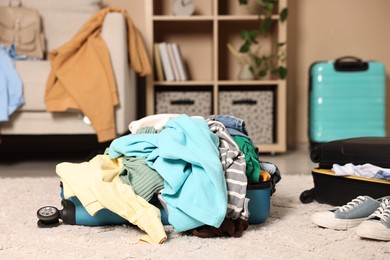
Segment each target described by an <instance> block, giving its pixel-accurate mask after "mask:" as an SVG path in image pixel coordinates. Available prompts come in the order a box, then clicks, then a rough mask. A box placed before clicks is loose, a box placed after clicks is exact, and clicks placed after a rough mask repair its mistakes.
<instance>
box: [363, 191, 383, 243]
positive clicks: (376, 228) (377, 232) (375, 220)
mask: <svg viewBox="0 0 390 260" xmlns="http://www.w3.org/2000/svg"><path fill="white" fill-rule="evenodd" d="M356 234H357V235H358V236H359V237H363V238H370V239H376V240H383V241H390V197H388V198H386V199H383V200H382V203H381V204H380V206H379V207H378V209H377V210H376V211H375V212H374V213H372V214H371V215H370V216H369V217H368V218H367V219H366V220H365V221H363V222H362V223H361V224H360V225H359V226H358V227H357V229H356Z"/></svg>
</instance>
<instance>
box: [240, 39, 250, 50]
mask: <svg viewBox="0 0 390 260" xmlns="http://www.w3.org/2000/svg"><path fill="white" fill-rule="evenodd" d="M249 49H250V43H249V41H245V42H244V44H243V45H241V47H240V52H249Z"/></svg>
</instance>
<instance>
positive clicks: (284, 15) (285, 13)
mask: <svg viewBox="0 0 390 260" xmlns="http://www.w3.org/2000/svg"><path fill="white" fill-rule="evenodd" d="M279 15H280V21H282V22H284V21H286V19H287V16H288V10H287V8H283V10H282V11H280V14H279Z"/></svg>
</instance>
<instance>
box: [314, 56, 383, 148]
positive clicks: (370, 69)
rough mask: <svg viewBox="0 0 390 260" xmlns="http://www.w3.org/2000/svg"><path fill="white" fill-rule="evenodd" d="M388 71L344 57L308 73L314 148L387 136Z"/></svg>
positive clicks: (377, 65)
mask: <svg viewBox="0 0 390 260" xmlns="http://www.w3.org/2000/svg"><path fill="white" fill-rule="evenodd" d="M385 98H386V70H385V67H384V65H383V64H382V63H380V62H376V61H362V60H361V59H358V58H355V57H350V56H346V57H341V58H339V59H337V60H335V61H320V62H315V63H313V64H312V66H311V67H310V71H309V140H310V143H311V147H312V148H313V147H315V146H316V145H317V144H320V143H325V142H329V141H333V140H339V139H346V138H354V137H363V136H377V137H384V136H386V125H385V104H386V101H385Z"/></svg>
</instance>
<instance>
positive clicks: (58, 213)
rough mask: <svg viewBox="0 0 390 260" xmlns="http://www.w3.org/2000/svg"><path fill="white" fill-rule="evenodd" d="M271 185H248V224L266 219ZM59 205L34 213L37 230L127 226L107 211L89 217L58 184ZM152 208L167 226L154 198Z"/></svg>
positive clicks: (165, 215)
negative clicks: (66, 196)
mask: <svg viewBox="0 0 390 260" xmlns="http://www.w3.org/2000/svg"><path fill="white" fill-rule="evenodd" d="M272 185H273V184H272V182H271V181H264V182H258V183H254V184H250V185H248V188H247V197H248V198H249V199H250V201H249V204H248V208H249V212H250V216H249V219H248V223H249V224H260V223H263V222H264V221H265V220H266V219H267V218H268V216H269V212H270V206H271V205H270V204H271V203H270V196H271V193H272ZM60 193H61V199H62V200H61V205H62V207H63V209H61V210H59V209H57V208H56V207H54V206H44V207H42V208H40V209H38V211H37V216H38V219H39V220H38V227H41V228H47V227H56V226H58V225H60V224H61V223H60V219H61V220H62V223H64V224H69V225H83V226H106V225H123V224H125V225H131V224H130V223H129V222H128V221H127V220H126V219H124V218H122V217H120V216H119V215H117V214H115V213H113V212H112V211H110V210H108V209H102V210H100V211H98V212H97V213H96V214H95V215H94V216H91V215H90V214H89V213H88V212H87V211H86V209H85V208H84V207H83V205H82V204H81V202H80V201H79V200H78V198H77V197H71V198H69V199H64V196H63V189H62V185H61V192H60ZM150 203H152V204H153V205H154V206H156V207H157V208H158V209H160V212H161V222H162V224H163V225H169V221H168V215H167V213H166V211H165V209H164V207H163V206H162V205H161V203H160V202H159V200H158V199H157V198H152V200H151V201H150Z"/></svg>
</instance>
